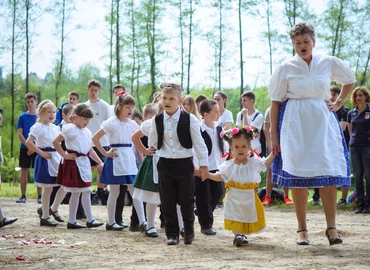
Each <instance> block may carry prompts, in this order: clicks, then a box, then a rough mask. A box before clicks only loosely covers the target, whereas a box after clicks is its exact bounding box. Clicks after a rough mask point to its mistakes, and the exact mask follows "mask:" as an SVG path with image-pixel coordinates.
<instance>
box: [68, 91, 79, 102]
mask: <svg viewBox="0 0 370 270" xmlns="http://www.w3.org/2000/svg"><path fill="white" fill-rule="evenodd" d="M69 96H76V97H77V100H79V99H80V94H79V93H77V92H76V91H71V92H69V93H68V97H69Z"/></svg>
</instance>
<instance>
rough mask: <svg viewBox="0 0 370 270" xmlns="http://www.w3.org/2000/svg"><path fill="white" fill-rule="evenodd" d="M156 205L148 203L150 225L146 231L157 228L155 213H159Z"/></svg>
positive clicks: (147, 212) (147, 210)
mask: <svg viewBox="0 0 370 270" xmlns="http://www.w3.org/2000/svg"><path fill="white" fill-rule="evenodd" d="M157 206H158V205H156V204H152V203H146V215H147V218H148V224H147V225H146V229H150V228H155V221H154V220H155V212H156V211H157Z"/></svg>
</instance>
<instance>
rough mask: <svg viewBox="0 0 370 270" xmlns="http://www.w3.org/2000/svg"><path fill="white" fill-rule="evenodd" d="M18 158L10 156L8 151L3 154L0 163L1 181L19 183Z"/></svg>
mask: <svg viewBox="0 0 370 270" xmlns="http://www.w3.org/2000/svg"><path fill="white" fill-rule="evenodd" d="M18 165H19V161H18V158H15V157H11V156H10V153H8V154H7V155H4V162H3V163H1V164H0V170H1V179H2V181H3V182H11V183H14V184H16V183H19V174H20V173H18V171H19V170H20V168H19V167H18ZM18 168H19V169H18Z"/></svg>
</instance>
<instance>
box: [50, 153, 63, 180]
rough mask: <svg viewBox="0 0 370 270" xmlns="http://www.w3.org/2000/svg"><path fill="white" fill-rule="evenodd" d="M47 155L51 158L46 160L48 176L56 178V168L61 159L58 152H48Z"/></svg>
mask: <svg viewBox="0 0 370 270" xmlns="http://www.w3.org/2000/svg"><path fill="white" fill-rule="evenodd" d="M48 153H50V154H51V158H50V159H48V160H47V162H48V170H49V174H50V176H52V177H56V176H58V167H59V163H60V160H61V159H62V157H61V156H60V155H59V153H58V152H48Z"/></svg>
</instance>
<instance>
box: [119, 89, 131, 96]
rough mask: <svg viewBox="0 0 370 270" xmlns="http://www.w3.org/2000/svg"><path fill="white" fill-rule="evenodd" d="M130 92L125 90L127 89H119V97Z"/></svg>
mask: <svg viewBox="0 0 370 270" xmlns="http://www.w3.org/2000/svg"><path fill="white" fill-rule="evenodd" d="M127 94H128V93H127V92H126V91H125V90H122V91H119V92H118V93H117V97H119V96H122V95H127Z"/></svg>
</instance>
